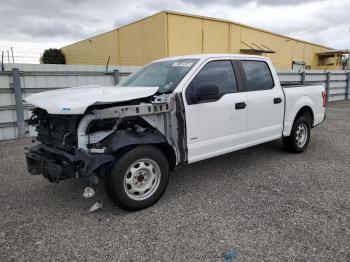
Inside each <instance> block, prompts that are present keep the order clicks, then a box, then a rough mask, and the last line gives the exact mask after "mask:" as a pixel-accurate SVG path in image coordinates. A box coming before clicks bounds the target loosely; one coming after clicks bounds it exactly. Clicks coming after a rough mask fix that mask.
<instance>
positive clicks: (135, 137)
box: [104, 130, 177, 169]
mask: <svg viewBox="0 0 350 262" xmlns="http://www.w3.org/2000/svg"><path fill="white" fill-rule="evenodd" d="M104 145H105V146H106V147H107V148H108V153H109V154H112V155H114V156H115V157H116V158H118V157H119V156H121V155H123V154H124V153H126V152H127V151H129V150H131V149H133V148H135V147H138V146H146V145H150V146H154V147H156V148H158V149H159V150H160V151H161V152H162V153H163V154H164V155H165V157H166V158H167V160H168V162H169V167H170V169H174V168H175V166H176V164H177V156H176V152H175V149H174V148H173V147H172V146H171V145H170V144H169V143H168V141H167V139H166V138H165V136H164V135H163V134H162V133H160V132H158V131H157V130H152V131H151V132H147V133H146V132H145V133H144V134H136V133H133V132H126V131H124V130H120V131H118V132H116V133H115V134H114V135H112V136H111V137H110V138H109V139H108V140H106V141H105V142H104Z"/></svg>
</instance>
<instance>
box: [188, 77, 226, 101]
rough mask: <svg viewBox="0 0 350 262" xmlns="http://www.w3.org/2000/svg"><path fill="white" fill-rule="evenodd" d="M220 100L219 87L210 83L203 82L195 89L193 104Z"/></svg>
mask: <svg viewBox="0 0 350 262" xmlns="http://www.w3.org/2000/svg"><path fill="white" fill-rule="evenodd" d="M219 98H220V92H219V87H218V86H217V85H216V84H215V83H212V82H203V83H200V84H199V85H198V86H196V87H195V92H194V97H193V99H192V101H193V102H194V103H203V102H213V101H217V100H219Z"/></svg>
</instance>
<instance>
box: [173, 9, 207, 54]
mask: <svg viewBox="0 0 350 262" xmlns="http://www.w3.org/2000/svg"><path fill="white" fill-rule="evenodd" d="M167 21H168V56H178V55H190V54H200V53H202V51H203V49H202V26H203V25H202V23H203V22H202V19H199V18H195V17H188V16H182V15H173V14H168V20H167Z"/></svg>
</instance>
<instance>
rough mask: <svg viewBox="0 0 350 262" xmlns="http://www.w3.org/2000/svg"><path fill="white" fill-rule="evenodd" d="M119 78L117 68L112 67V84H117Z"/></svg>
mask: <svg viewBox="0 0 350 262" xmlns="http://www.w3.org/2000/svg"><path fill="white" fill-rule="evenodd" d="M119 79H120V74H119V70H118V69H114V70H113V80H114V84H115V85H117V84H119Z"/></svg>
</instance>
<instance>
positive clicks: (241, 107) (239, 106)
mask: <svg viewBox="0 0 350 262" xmlns="http://www.w3.org/2000/svg"><path fill="white" fill-rule="evenodd" d="M246 106H247V104H246V103H244V102H239V103H236V104H235V108H236V109H237V110H240V109H244V108H246Z"/></svg>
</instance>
